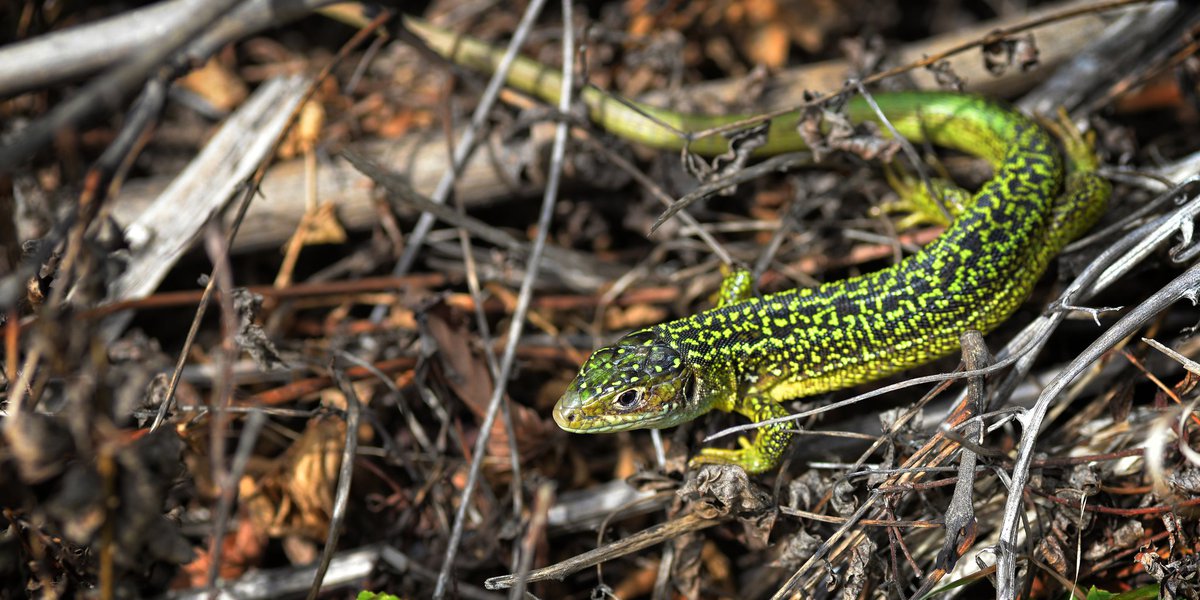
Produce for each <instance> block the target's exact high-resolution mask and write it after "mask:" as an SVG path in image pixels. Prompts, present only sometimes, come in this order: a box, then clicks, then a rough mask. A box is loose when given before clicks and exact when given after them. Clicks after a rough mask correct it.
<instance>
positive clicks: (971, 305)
mask: <svg viewBox="0 0 1200 600" xmlns="http://www.w3.org/2000/svg"><path fill="white" fill-rule="evenodd" d="M414 29H415V30H417V31H418V32H420V33H421V34H422V35H424V36H425V37H426V39H427V41H429V43H430V45H431V47H433V48H435V49H437V50H439V51H441V52H443V53H446V54H447V55H449V56H450V58H451V59H452V60H455V61H457V62H460V63H462V64H466V65H468V66H472V67H474V68H481V69H491V68H493V67H494V65H495V64H496V63H497V62H498V60H499V53H498V51H497V50H495V49H493V48H490V47H488V46H487V45H485V44H482V43H481V42H478V41H475V40H471V39H469V38H454V37H453V36H450V35H449V34H446V33H445V32H442V31H440V30H436V29H434V28H431V27H429V26H426V25H423V24H419V23H417V24H414ZM559 77H560V76H559V75H558V74H557V72H555V71H553V70H551V69H548V68H546V67H544V66H542V65H540V64H538V63H536V62H533V61H530V60H528V59H524V58H521V59H518V61H517V63H516V66H515V68H514V70H513V71H512V72H510V75H509V78H508V82H509V84H510V85H513V86H514V87H517V88H520V89H523V90H525V91H528V92H530V93H534V94H536V95H539V96H541V97H542V98H544V99H546V100H548V101H556V100H557V94H558V81H559ZM582 97H583V100H584V102H585V103H586V104H588V106H589V109H590V111H591V115H592V117H593V118H594V119H595V120H597V121H598V122H599V123H601V124H602V125H603V126H604V127H605V128H606V129H608V130H610V131H613V132H615V133H617V134H619V135H622V136H625V137H629V138H631V139H634V140H636V141H640V142H642V143H647V144H650V145H655V146H659V147H664V148H679V147H681V146H682V145H683V144H684V142H683V141H682V140H681V139H680V138H679V137H678V136H677V135H675V134H673V133H672V132H671V131H670V130H669V129H666V128H664V127H662V126H661V125H659V124H656V123H654V122H653V121H652V120H649V119H647V118H646V117H644V116H642V115H640V114H638V112H637V111H635V110H632V109H631V108H630V107H629V106H626V105H625V104H621V103H618V102H615V101H613V100H612V99H610V98H608V97H607V96H604V95H603V94H600V93H599V92H598V91H597V90H594V89H587V90H584V93H583V94H582ZM875 100H876V102H877V103H878V105H879V106H880V108H881V109H882V111H883V113H884V114H885V116H886V117H887V119H888V121H889V122H890V123H891V124H892V126H894V127H895V128H896V130H897V131H899V133H900V135H902V136H904V137H906V138H909V139H912V140H916V141H928V142H931V143H933V144H935V145H939V146H944V147H948V148H954V149H957V150H961V151H963V152H967V153H970V154H973V155H976V156H978V157H980V158H983V159H985V160H987V161H988V162H989V163H991V165H992V167H993V169H994V173H993V176H992V178H991V179H990V180H989V181H987V182H986V183H985V184H984V185H983V186H982V187H981V188H980V189H979V190H978V191H977V192H976V193H975V194H974V195H973V197H972V199H971V200H970V201H969V202H967V203H966V205H965V206H962V207H958V208H955V209H954V210H955V212H957V213H958V214H955V215H954V216H955V219H954V221H953V223H952V224H951V225H950V226H949V227H948V228H947V229H946V231H945V232H944V233H943V234H942V235H941V236H939V237H938V238H937V239H936V240H934V241H933V242H932V243H930V244H929V245H928V246H926V247H925V248H924V249H922V250H921V251H920V252H918V253H917V254H914V255H912V256H909V257H908V258H906V259H904V260H903V261H901V262H900V263H899V264H896V265H894V266H892V267H890V268H886V269H883V270H880V271H876V272H874V273H869V274H866V275H862V276H858V277H851V278H848V279H843V280H839V281H833V282H829V283H826V284H823V285H821V286H819V287H817V288H812V289H807V288H806V289H794V290H788V291H785V292H780V293H777V294H772V295H769V296H765V297H762V298H755V297H750V293H749V290H750V285H749V281H748V279H747V278H746V276H745V274H744V273H735V274H734V276H733V278H731V279H730V280H728V281H727V284H726V285H724V286H722V292H721V301H720V303H719V305H718V307H717V308H714V309H711V310H707V311H704V312H701V313H699V314H696V315H693V316H690V317H686V318H683V319H679V320H675V321H670V322H668V323H663V324H661V325H658V326H655V327H650V328H647V329H644V330H640V331H637V332H634V333H632V334H629V335H628V336H626V337H624V338H622V339H621V340H619V341H618V342H617V343H616V344H614V345H613V346H610V347H606V348H602V349H600V350H597V351H596V352H595V353H593V355H592V356H591V357H590V358H589V359H588V361H587V362H586V363H585V364H584V365H583V367H582V368H581V369H580V372H579V375H578V376H577V377H576V379H575V381H574V382H572V384H571V386H570V387H569V388H568V390H567V392H566V393H565V394H564V396H563V398H562V399H561V400H559V403H558V405H557V406H556V407H555V412H554V418H555V420H556V421H557V422H558V424H559V425H560V426H561V427H563V428H564V429H567V430H569V431H575V432H584V433H589V432H590V433H595V432H604V431H617V430H624V429H636V428H646V427H669V426H673V425H678V424H680V423H682V422H685V421H688V420H691V419H694V418H696V417H697V416H699V415H701V414H704V413H705V412H707V411H709V410H712V409H714V408H715V409H719V410H725V411H734V412H738V413H740V414H743V415H746V416H747V417H749V418H750V419H751V420H753V421H764V420H767V419H771V418H775V417H781V416H785V415H786V414H787V411H786V409H784V408H783V406H782V404H781V403H782V402H785V401H788V400H792V399H795V398H799V397H803V396H807V395H812V394H817V393H822V392H826V391H831V390H836V389H840V388H845V387H848V386H852V385H856V384H859V383H864V382H868V381H872V380H875V379H878V378H880V377H884V376H886V375H890V374H894V373H897V372H899V371H902V370H904V369H907V368H910V367H913V366H916V365H920V364H923V363H926V362H928V361H930V360H933V359H935V358H938V357H941V356H944V355H946V354H949V353H951V352H954V351H955V350H957V348H958V340H959V335H960V334H961V333H962V332H964V331H965V330H967V329H978V330H981V331H985V332H986V331H990V330H991V329H993V328H995V327H996V326H997V325H998V324H1000V323H1001V322H1003V321H1004V320H1005V319H1007V318H1008V316H1009V315H1011V314H1012V312H1013V311H1014V310H1015V309H1016V308H1017V307H1018V306H1019V305H1020V304H1021V302H1023V301H1024V300H1025V299H1026V297H1027V296H1028V295H1029V293H1030V291H1031V290H1032V288H1033V286H1034V284H1035V283H1036V282H1037V280H1038V278H1039V277H1041V275H1042V273H1043V272H1044V271H1045V269H1046V266H1047V265H1048V264H1049V262H1050V260H1051V259H1052V258H1053V257H1054V256H1055V255H1056V254H1057V253H1058V252H1059V251H1060V250H1061V249H1062V247H1063V246H1064V245H1065V244H1066V243H1068V242H1069V241H1070V240H1072V239H1074V238H1075V237H1077V236H1078V235H1079V234H1080V233H1082V232H1083V231H1085V230H1086V229H1088V228H1089V227H1090V226H1091V225H1092V224H1093V223H1094V222H1095V221H1096V219H1097V218H1099V215H1100V214H1101V213H1102V212H1103V210H1104V207H1105V204H1106V202H1107V199H1108V196H1109V187H1108V185H1107V183H1106V182H1104V181H1103V180H1102V179H1100V178H1099V177H1098V176H1097V175H1096V174H1095V169H1096V162H1097V161H1096V158H1095V155H1094V153H1093V151H1092V149H1091V147H1090V145H1089V144H1088V143H1086V142H1085V141H1084V140H1082V138H1081V137H1080V136H1079V135H1078V133H1077V132H1075V131H1074V130H1073V129H1071V128H1069V126H1067V127H1060V128H1056V129H1058V131H1057V133H1058V134H1059V135H1058V137H1059V138H1060V141H1061V143H1062V144H1063V146H1064V149H1065V151H1066V154H1065V156H1066V164H1065V165H1064V164H1063V163H1064V161H1063V158H1062V157H1063V154H1062V153H1061V152H1060V150H1059V149H1058V148H1057V147H1056V145H1055V144H1054V140H1053V138H1052V137H1051V135H1050V134H1049V133H1048V132H1047V131H1046V130H1045V129H1044V128H1043V127H1041V126H1039V125H1038V124H1036V123H1034V122H1033V121H1031V120H1030V119H1028V118H1027V117H1025V116H1023V115H1020V114H1018V113H1016V112H1013V111H1012V110H1010V109H1008V108H1006V107H1003V106H1001V105H999V104H996V103H994V102H991V101H989V100H986V99H982V98H978V97H974V96H966V95H960V94H949V93H940V92H903V93H888V94H879V95H877V96H876V97H875ZM641 108H642V109H643V110H645V111H646V112H648V113H650V114H652V115H654V116H655V117H657V118H659V119H661V120H663V121H665V122H668V123H670V124H671V125H673V126H674V127H676V128H678V129H681V130H684V131H698V130H700V129H706V128H711V127H713V126H715V125H719V124H722V123H727V122H733V121H738V120H741V119H744V118H745V117H744V116H741V115H735V116H726V117H706V116H696V115H682V114H677V113H673V112H670V111H666V110H663V109H656V108H650V107H641ZM846 113H847V115H848V116H849V117H850V119H851V120H853V121H856V122H861V121H874V120H876V119H877V117H876V115H875V113H874V112H872V111H871V110H870V109H869V108H868V106H867V104H866V103H865V102H863V101H862V100H861V99H855V100H851V101H850V102H848V103H847V108H846ZM798 118H799V116H798V114H790V115H785V116H783V117H780V118H777V119H775V120H774V121H772V123H771V127H770V133H769V139H768V143H767V144H766V145H765V146H764V147H763V148H760V149H759V152H760V153H762V154H769V153H777V152H782V151H787V150H796V149H800V148H803V147H804V143H803V140H801V139H800V136H799V135H798V134H797V133H796V122H797V119H798ZM687 145H688V148H689V149H690V150H692V151H695V152H698V153H703V154H716V153H720V152H723V151H725V149H726V142H725V140H724V139H722V138H720V137H708V138H704V139H700V140H691V141H690V142H688V144H687ZM907 193H908V194H909V195H911V196H914V197H917V199H919V197H920V196H921V194H922V193H923V192H922V191H921V190H920V189H917V188H914V189H910V190H908V191H907ZM915 204H917V205H922V203H920V202H916V203H915ZM924 205H928V203H927V202H926V203H924ZM790 439H791V434H789V433H787V432H786V426H784V425H771V426H765V427H762V428H759V430H758V433H757V434H756V436H755V439H754V441H753V443H751V442H747V441H745V440H742V441H741V444H742V448H740V449H737V450H724V449H715V448H705V449H703V450H702V451H701V453H700V454H699V455H698V456H696V457H695V458H694V459H693V463H735V464H740V465H742V466H743V467H745V468H746V469H747V470H749V471H752V472H761V471H765V470H768V469H770V468H772V467H773V466H775V465H776V464H778V462H779V460H780V458H781V457H782V455H783V453H784V451H785V450H786V448H787V445H788V442H789V441H790Z"/></svg>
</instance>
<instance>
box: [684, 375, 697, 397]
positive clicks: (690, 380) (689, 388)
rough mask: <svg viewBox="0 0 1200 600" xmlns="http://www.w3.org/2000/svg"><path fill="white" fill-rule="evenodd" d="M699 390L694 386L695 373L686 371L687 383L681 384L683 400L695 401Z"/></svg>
mask: <svg viewBox="0 0 1200 600" xmlns="http://www.w3.org/2000/svg"><path fill="white" fill-rule="evenodd" d="M699 393H700V391H699V389H697V387H696V374H695V373H688V376H687V383H685V384H683V401H684V402H696V400H698V399H699V398H698V397H697V396H698V395H699Z"/></svg>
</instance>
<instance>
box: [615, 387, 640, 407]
mask: <svg viewBox="0 0 1200 600" xmlns="http://www.w3.org/2000/svg"><path fill="white" fill-rule="evenodd" d="M641 397H642V394H641V393H640V392H638V391H637V390H625V391H623V392H621V395H620V396H617V406H620V407H621V408H626V409H628V408H633V407H634V406H635V405H636V404H637V403H638V399H640V398H641Z"/></svg>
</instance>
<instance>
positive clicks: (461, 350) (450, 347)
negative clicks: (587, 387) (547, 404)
mask: <svg viewBox="0 0 1200 600" xmlns="http://www.w3.org/2000/svg"><path fill="white" fill-rule="evenodd" d="M424 317H425V318H424V319H423V324H424V328H423V331H424V332H425V333H427V334H428V335H429V336H430V337H431V338H432V339H433V341H434V344H435V346H436V348H437V354H436V361H437V362H436V364H437V365H438V366H439V368H440V371H441V373H442V375H443V377H444V379H445V381H446V384H447V385H449V386H450V389H451V390H453V391H454V393H455V395H457V396H458V397H459V399H461V400H462V401H463V403H464V404H466V406H467V408H469V409H471V412H472V413H474V414H475V415H476V416H477V417H479V418H481V419H482V418H483V416H484V415H485V414H486V413H487V407H488V402H490V401H491V397H492V393H493V390H494V388H493V387H492V376H491V373H490V371H489V369H488V366H487V359H486V358H485V357H484V356H483V355H482V353H479V352H476V351H475V350H474V349H472V348H471V344H470V343H469V340H471V339H472V335H471V333H470V331H469V330H468V329H467V319H466V314H465V313H463V312H461V311H458V310H456V309H453V308H451V307H450V306H448V305H446V304H443V303H439V304H437V305H435V306H433V307H430V308H429V309H428V310H426V311H425V314H424ZM504 402H507V403H508V408H509V412H510V414H511V415H512V422H513V428H514V429H516V432H517V451H518V452H519V453H520V454H521V456H522V458H523V459H526V460H527V459H529V458H530V457H532V456H533V455H535V454H538V453H540V452H542V451H544V450H546V449H547V448H549V447H551V445H552V444H553V443H554V440H556V439H558V436H560V435H561V432H560V430H559V429H558V428H557V427H555V426H554V425H553V424H552V423H551V422H550V421H549V419H545V418H542V417H541V416H539V415H538V414H537V411H535V410H533V409H531V408H529V407H527V406H525V405H523V404H518V403H516V402H513V401H512V400H511V399H510V398H509V397H508V396H507V395H506V396H505V397H504ZM488 455H489V456H493V457H497V458H500V459H508V458H510V456H511V453H510V452H509V443H508V431H507V429H506V428H505V426H504V420H503V419H496V422H495V425H494V426H493V429H492V434H491V437H490V438H489V439H488Z"/></svg>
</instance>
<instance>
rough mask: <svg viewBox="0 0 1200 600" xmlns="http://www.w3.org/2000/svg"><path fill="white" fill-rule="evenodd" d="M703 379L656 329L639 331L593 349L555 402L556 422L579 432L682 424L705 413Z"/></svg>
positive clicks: (567, 428)
mask: <svg viewBox="0 0 1200 600" xmlns="http://www.w3.org/2000/svg"><path fill="white" fill-rule="evenodd" d="M697 383H698V382H697V381H696V375H695V373H693V371H692V369H691V368H689V367H688V365H687V364H686V363H685V362H684V360H683V357H682V356H681V355H680V353H679V351H677V350H675V349H674V348H672V347H671V346H669V345H667V344H664V343H662V342H661V341H659V340H658V339H657V338H656V337H655V335H654V334H653V332H651V331H650V330H646V329H643V330H641V331H635V332H633V333H631V334H629V335H627V336H625V337H623V338H621V339H620V340H618V341H617V343H615V344H613V345H612V346H608V347H605V348H601V349H599V350H597V351H595V352H594V353H592V356H591V357H590V358H588V360H587V362H585V363H584V364H583V367H581V368H580V369H579V374H578V375H576V376H575V380H574V381H572V382H571V385H570V386H569V387H568V388H567V391H566V392H565V393H564V394H563V397H562V398H561V399H559V401H558V404H556V405H555V406H554V421H555V422H556V423H558V426H559V427H561V428H563V429H565V430H567V431H571V432H574V433H603V432H609V431H624V430H626V429H648V428H662V427H671V426H674V425H679V424H680V423H683V422H685V421H689V420H691V419H693V418H695V417H696V416H697V415H698V414H699V413H701V412H704V410H698V409H699V408H700V406H699V405H700V404H701V399H700V397H699V394H698V393H697V390H698V385H697Z"/></svg>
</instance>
